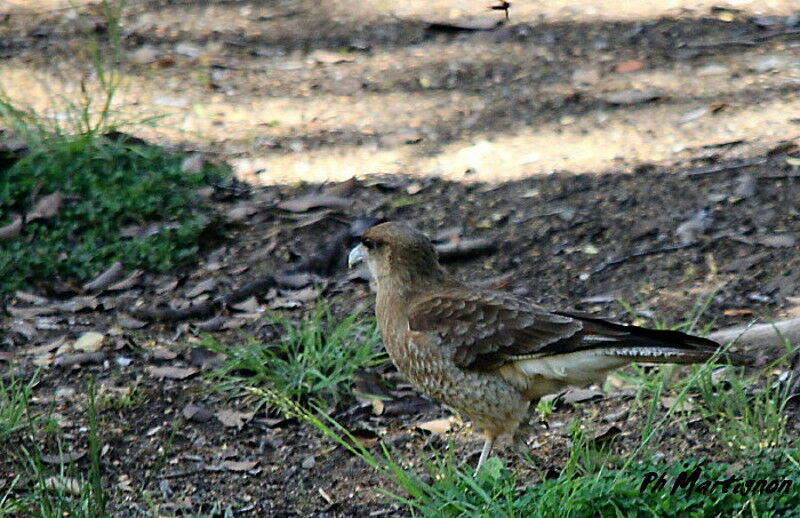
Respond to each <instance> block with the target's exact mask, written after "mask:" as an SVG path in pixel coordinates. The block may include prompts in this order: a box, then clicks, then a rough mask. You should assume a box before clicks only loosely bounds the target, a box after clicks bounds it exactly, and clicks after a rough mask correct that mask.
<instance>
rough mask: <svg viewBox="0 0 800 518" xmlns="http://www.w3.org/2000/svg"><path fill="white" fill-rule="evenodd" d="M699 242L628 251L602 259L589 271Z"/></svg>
mask: <svg viewBox="0 0 800 518" xmlns="http://www.w3.org/2000/svg"><path fill="white" fill-rule="evenodd" d="M699 244H700V242H699V241H695V242H693V243H684V244H680V245H671V246H664V247H661V248H651V249H649V250H639V251H636V252H632V253H630V254H628V255H625V256H622V257H616V258H614V259H609V260H607V261H603V262H602V263H600V264H598V265H597V266H595V267H594V269H592V271H591V273H592V275H594V274H595V273H600V272H602V271H603V270H605V269H606V268H608V267H609V266H613V265H615V264H620V263H624V262H625V261H627V260H628V259H634V258H636V257H645V256H648V255H656V254H664V253H667V252H675V251H677V250H683V249H685V248H692V247H695V246H697V245H699Z"/></svg>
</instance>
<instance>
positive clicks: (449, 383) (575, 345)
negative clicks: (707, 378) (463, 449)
mask: <svg viewBox="0 0 800 518" xmlns="http://www.w3.org/2000/svg"><path fill="white" fill-rule="evenodd" d="M362 260H366V263H367V265H368V267H369V270H370V272H371V274H372V278H373V280H374V282H375V287H376V291H377V297H376V307H375V313H376V315H377V319H378V326H379V327H380V331H381V334H382V335H383V342H384V344H385V346H386V350H387V351H388V353H389V356H390V357H391V359H392V361H393V362H394V364H395V365H396V366H397V369H398V370H399V371H400V373H402V374H403V375H404V376H405V377H406V378H407V379H408V380H409V381H410V382H411V383H412V384H413V385H414V386H415V387H417V388H418V389H419V390H421V391H422V392H424V393H425V394H428V395H429V396H431V397H433V398H435V399H438V400H440V401H443V402H444V403H446V404H448V405H450V406H452V407H454V408H456V409H458V410H459V411H460V412H462V413H463V414H465V415H467V416H468V417H469V418H470V419H472V421H473V422H474V424H475V425H477V426H478V427H479V428H480V429H481V430H483V434H484V436H485V442H484V445H483V451H482V452H481V456H480V460H479V461H478V469H480V467H481V465H482V464H483V462H484V461H485V460H486V458H487V456H488V455H489V452H490V451H491V449H492V445H493V444H494V441H495V439H497V437H498V436H500V435H503V434H510V435H511V436H513V438H514V442H515V444H516V445H517V446H521V445H524V437H523V436H522V433H523V432H522V431H523V430H524V429H525V428H524V427H521V426H520V424H521V423H523V422H524V421H526V418H527V414H528V409H529V408H530V407H531V406H535V405H536V402H537V401H538V400H539V398H541V397H542V396H544V395H546V394H552V393H554V392H558V391H560V390H561V389H563V388H564V387H567V386H570V385H587V384H590V383H599V382H601V381H602V380H603V379H604V377H605V375H606V373H608V372H609V371H610V370H612V369H616V368H618V367H622V366H623V365H626V364H628V363H631V362H639V361H640V362H651V363H702V362H705V361H707V360H709V359H710V358H712V357H714V356H715V355H716V354H717V353H718V348H719V344H717V343H716V342H713V341H711V340H707V339H705V338H700V337H697V336H690V335H687V334H684V333H679V332H677V331H655V330H650V329H644V328H641V327H635V326H629V325H624V324H617V323H613V322H608V321H606V320H602V319H600V318H595V317H592V316H590V315H586V314H580V313H573V312H569V311H548V310H546V309H544V308H541V307H539V306H536V305H535V304H532V303H530V302H528V301H526V300H524V299H521V298H518V297H515V296H513V295H509V294H506V293H500V292H496V291H483V290H476V289H472V288H469V287H467V286H466V285H464V284H463V283H461V282H459V281H458V280H456V279H454V278H453V277H452V276H450V275H449V274H448V273H447V272H445V271H444V270H443V269H442V267H441V266H439V262H438V259H437V257H436V251H435V250H434V248H433V246H432V245H431V242H430V241H429V240H428V238H426V237H425V235H423V234H422V233H420V232H418V231H417V230H415V229H413V228H411V227H409V226H407V225H405V224H401V223H396V222H389V223H382V224H380V225H376V226H374V227H372V228H370V229H369V230H367V231H366V232H365V233H364V235H363V237H362V239H361V244H360V245H359V246H357V247H355V248H354V249H353V250H352V251H351V252H350V257H349V262H350V264H351V266H352V265H353V264H355V263H358V262H360V261H362ZM722 359H723V360H725V361H728V362H731V363H735V364H743V363H746V360H745V358H743V357H741V356H737V355H734V354H729V353H726V354H724V355H722Z"/></svg>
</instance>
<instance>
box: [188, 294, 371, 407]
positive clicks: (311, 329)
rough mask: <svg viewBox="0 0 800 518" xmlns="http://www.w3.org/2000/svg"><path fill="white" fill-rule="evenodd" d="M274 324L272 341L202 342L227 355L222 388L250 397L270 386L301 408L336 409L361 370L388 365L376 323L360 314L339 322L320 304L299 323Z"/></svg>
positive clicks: (280, 320) (279, 320) (219, 373)
mask: <svg viewBox="0 0 800 518" xmlns="http://www.w3.org/2000/svg"><path fill="white" fill-rule="evenodd" d="M271 322H272V323H273V324H275V325H276V326H277V328H278V334H279V337H278V338H277V339H276V340H275V341H274V342H271V343H266V344H265V343H259V342H258V341H256V340H250V341H248V343H246V344H245V345H241V346H227V345H225V344H222V343H220V342H218V341H216V340H214V339H211V338H209V339H206V340H205V342H203V344H202V345H203V346H204V347H207V348H209V349H211V350H213V351H216V352H219V353H222V354H224V355H225V356H226V359H225V360H224V362H223V365H222V366H221V367H220V368H219V369H217V370H216V371H214V372H213V373H212V377H213V378H214V379H215V380H217V381H218V382H219V387H220V388H221V389H222V390H225V391H228V392H232V393H233V394H235V395H245V394H248V393H247V392H246V389H248V388H268V389H270V390H273V391H275V392H279V393H281V394H283V395H285V396H286V397H287V398H289V399H290V400H291V401H294V402H299V403H301V404H312V405H316V406H325V407H327V406H333V405H336V403H338V402H339V401H340V400H342V399H343V398H344V397H345V396H346V395H347V394H349V393H350V392H351V385H352V381H353V374H355V372H356V371H357V370H358V369H360V368H362V367H369V366H373V365H377V364H379V363H380V362H381V361H383V360H382V358H383V353H381V352H379V351H378V349H377V345H378V342H379V341H380V336H379V334H378V330H377V326H376V324H375V320H374V319H373V318H371V317H370V318H366V317H363V316H362V315H361V314H360V313H358V312H355V313H353V314H351V315H350V316H348V317H346V318H344V319H342V320H337V319H336V318H335V317H334V316H333V314H332V313H331V311H330V308H329V307H327V306H326V305H324V304H319V305H318V306H317V307H316V308H315V309H314V310H313V311H312V312H311V313H310V314H309V315H308V316H307V317H305V318H304V319H303V320H301V321H299V322H298V321H293V320H289V319H287V318H284V317H279V316H272V317H271ZM261 406H266V407H267V409H269V410H275V409H278V407H276V406H275V405H274V404H273V402H272V400H271V399H270V398H260V401H259V407H261Z"/></svg>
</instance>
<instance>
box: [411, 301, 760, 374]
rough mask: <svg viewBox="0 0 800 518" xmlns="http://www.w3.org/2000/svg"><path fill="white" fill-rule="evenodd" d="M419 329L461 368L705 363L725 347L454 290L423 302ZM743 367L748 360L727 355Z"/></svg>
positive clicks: (416, 319) (415, 326)
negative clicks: (534, 361) (568, 358)
mask: <svg viewBox="0 0 800 518" xmlns="http://www.w3.org/2000/svg"><path fill="white" fill-rule="evenodd" d="M408 314H409V329H410V330H411V331H423V332H434V333H436V334H438V335H439V337H440V338H441V343H442V344H444V345H445V346H447V347H452V348H453V349H454V354H453V360H454V362H455V363H456V365H458V366H459V367H462V368H471V369H479V370H490V369H494V368H497V367H499V366H501V365H503V364H505V363H509V362H515V361H519V360H525V359H528V358H540V357H545V356H556V355H561V354H568V353H574V352H579V351H587V350H596V352H597V353H599V354H601V355H604V356H613V357H618V358H627V359H628V361H643V362H668V363H672V362H674V363H698V362H703V361H705V360H707V359H709V358H711V357H712V356H713V355H714V354H715V352H716V351H717V349H718V347H719V344H717V343H716V342H713V341H711V340H708V339H706V338H701V337H697V336H692V335H688V334H685V333H681V332H678V331H665V330H653V329H646V328H641V327H637V326H630V325H625V324H618V323H615V322H611V321H608V320H604V319H601V318H597V317H594V316H592V315H588V314H585V313H577V312H551V311H548V310H545V309H543V308H541V307H539V306H536V305H533V304H530V303H528V302H526V301H524V300H522V299H519V298H516V297H513V296H510V295H505V294H502V293H497V292H479V291H471V290H467V289H453V290H446V291H442V292H438V293H436V294H432V295H429V296H426V297H422V298H420V299H417V300H415V301H413V302H412V303H411V306H410V308H409V313H408ZM722 359H723V360H726V361H729V362H731V363H735V364H746V363H747V359H746V358H743V357H741V356H738V355H735V354H727V353H726V355H725V356H724V357H723V358H722Z"/></svg>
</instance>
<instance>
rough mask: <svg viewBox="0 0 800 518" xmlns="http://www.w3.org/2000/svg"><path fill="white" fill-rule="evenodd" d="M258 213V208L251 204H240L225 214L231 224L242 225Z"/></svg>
mask: <svg viewBox="0 0 800 518" xmlns="http://www.w3.org/2000/svg"><path fill="white" fill-rule="evenodd" d="M257 212H258V208H257V207H255V206H254V205H252V204H250V203H245V204H240V205H237V206H236V207H232V208H230V209H228V210H227V211H226V212H225V218H226V219H227V220H228V221H229V222H231V223H241V222H243V221H245V220H247V219H248V218H249V217H250V216H252V215H253V214H255V213H257Z"/></svg>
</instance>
